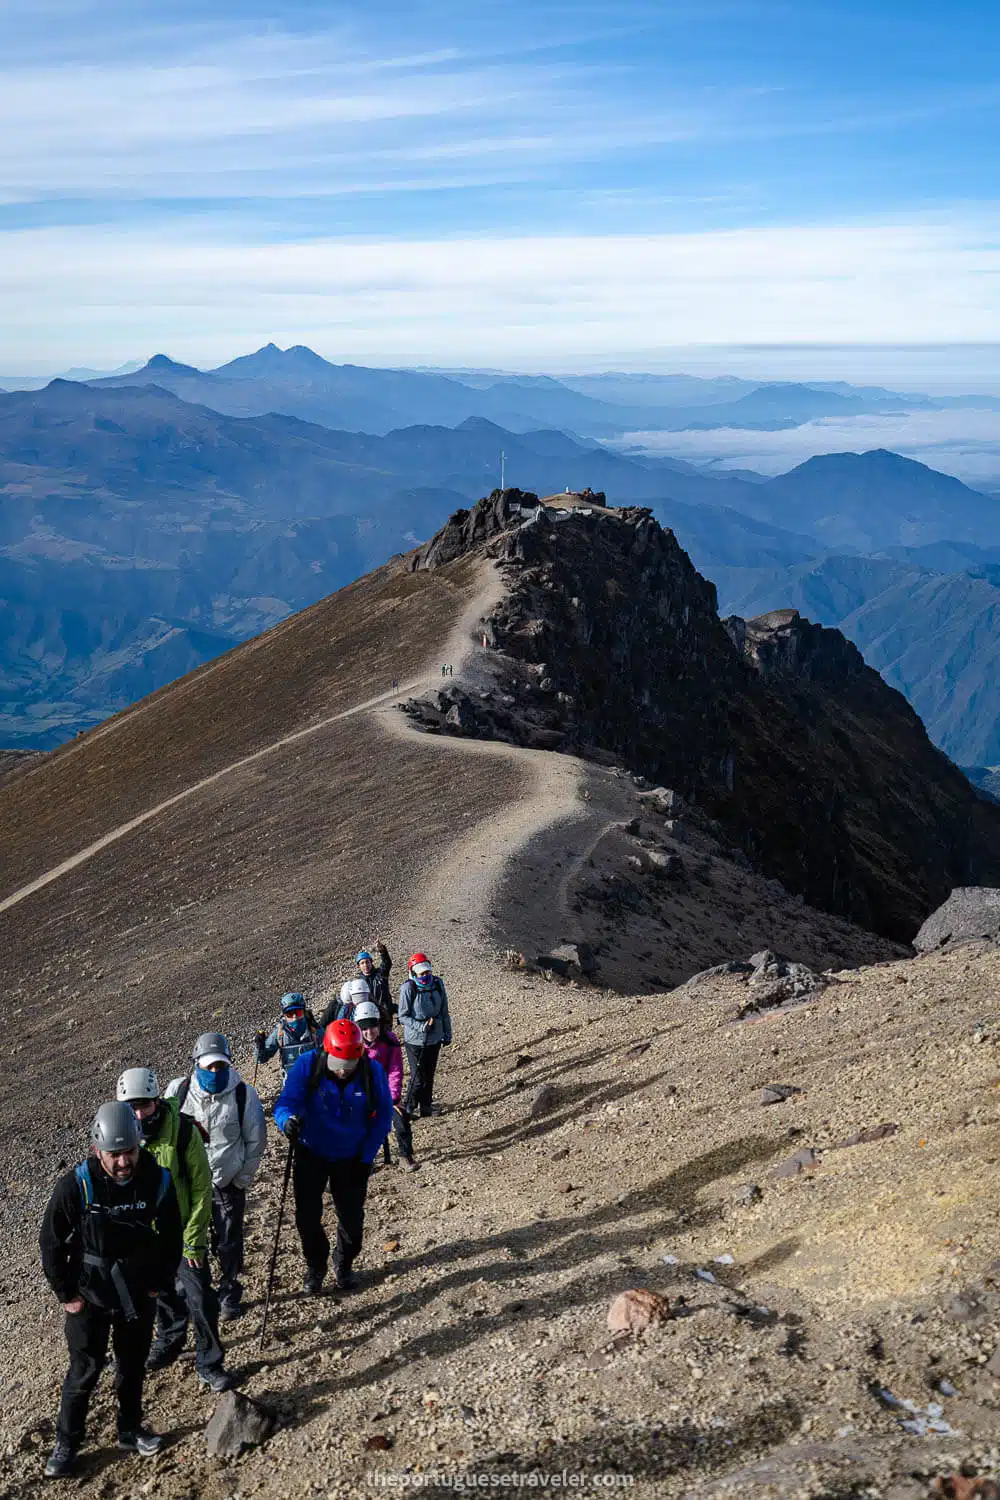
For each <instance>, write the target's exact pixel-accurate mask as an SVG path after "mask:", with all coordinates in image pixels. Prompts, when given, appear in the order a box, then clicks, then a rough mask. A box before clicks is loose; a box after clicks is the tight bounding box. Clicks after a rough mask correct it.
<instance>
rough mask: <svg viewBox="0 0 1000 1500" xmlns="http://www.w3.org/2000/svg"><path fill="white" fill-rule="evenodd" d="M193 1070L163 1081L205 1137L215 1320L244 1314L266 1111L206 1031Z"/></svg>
mask: <svg viewBox="0 0 1000 1500" xmlns="http://www.w3.org/2000/svg"><path fill="white" fill-rule="evenodd" d="M191 1056H192V1060H193V1062H194V1065H195V1066H194V1072H193V1073H192V1074H191V1076H190V1077H189V1078H175V1079H173V1081H172V1082H171V1083H169V1084H168V1085H167V1090H166V1097H167V1098H168V1099H169V1098H171V1097H172V1096H175V1095H176V1096H177V1098H178V1099H179V1101H180V1107H181V1112H182V1114H185V1115H190V1116H191V1118H192V1119H193V1120H194V1121H195V1123H196V1124H197V1125H198V1126H200V1128H201V1132H202V1134H203V1135H204V1136H205V1138H206V1150H207V1152H208V1164H209V1166H210V1167H211V1169H212V1249H213V1251H214V1253H215V1256H216V1259H217V1260H218V1262H219V1321H220V1322H222V1323H228V1322H231V1321H232V1320H233V1319H234V1318H238V1317H239V1316H240V1313H241V1312H242V1306H241V1303H242V1298H243V1287H242V1285H241V1283H240V1280H239V1277H240V1273H241V1271H242V1270H243V1253H244V1251H243V1242H244V1234H243V1225H244V1214H245V1211H246V1201H247V1188H248V1187H249V1186H250V1184H251V1182H253V1179H254V1177H255V1176H256V1173H257V1168H258V1167H259V1166H260V1164H261V1160H262V1158H263V1156H264V1148H265V1147H266V1145H267V1127H266V1125H265V1123H264V1110H263V1106H262V1105H261V1102H260V1097H259V1096H258V1094H257V1090H256V1089H255V1088H252V1087H251V1085H250V1084H249V1083H246V1082H244V1080H243V1079H242V1078H241V1077H240V1075H239V1073H238V1072H237V1071H236V1069H235V1068H234V1067H233V1065H232V1054H231V1052H230V1049H229V1042H228V1041H227V1040H226V1038H225V1037H224V1036H222V1035H221V1034H220V1033H219V1032H217V1031H207V1032H205V1033H204V1035H202V1036H200V1037H199V1038H198V1040H197V1041H196V1042H195V1044H194V1050H193V1052H192V1054H191Z"/></svg>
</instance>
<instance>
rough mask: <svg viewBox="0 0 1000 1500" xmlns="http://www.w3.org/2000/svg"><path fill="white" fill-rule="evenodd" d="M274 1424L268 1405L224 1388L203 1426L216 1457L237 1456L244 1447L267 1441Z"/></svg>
mask: <svg viewBox="0 0 1000 1500" xmlns="http://www.w3.org/2000/svg"><path fill="white" fill-rule="evenodd" d="M276 1424H277V1419H276V1417H275V1415H274V1412H273V1411H272V1410H271V1409H270V1407H267V1406H263V1405H262V1404H261V1403H260V1402H259V1401H252V1400H251V1399H250V1397H249V1396H244V1395H242V1394H241V1393H240V1392H239V1391H227V1392H226V1393H225V1395H224V1396H222V1397H221V1399H220V1401H219V1404H218V1406H217V1407H216V1408H215V1412H214V1414H213V1416H212V1419H211V1421H210V1422H209V1424H208V1426H207V1427H206V1428H205V1444H206V1446H207V1448H208V1451H209V1453H212V1454H214V1455H215V1456H216V1457H218V1458H238V1457H239V1455H240V1454H241V1453H242V1452H243V1449H244V1448H254V1447H256V1446H257V1445H258V1444H259V1443H264V1442H266V1441H267V1439H268V1438H269V1437H270V1436H271V1433H272V1432H273V1431H274V1429H275V1426H276Z"/></svg>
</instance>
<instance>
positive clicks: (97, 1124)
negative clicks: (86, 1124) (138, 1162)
mask: <svg viewBox="0 0 1000 1500" xmlns="http://www.w3.org/2000/svg"><path fill="white" fill-rule="evenodd" d="M90 1139H91V1143H92V1144H93V1145H94V1146H96V1147H97V1149H98V1151H134V1150H135V1148H136V1146H140V1145H141V1144H142V1131H141V1130H140V1128H139V1121H138V1120H137V1119H136V1117H135V1110H134V1109H132V1107H131V1106H130V1105H128V1104H122V1103H120V1102H119V1101H118V1100H111V1101H110V1102H109V1103H108V1104H102V1105H101V1107H100V1109H99V1110H98V1111H97V1114H96V1115H95V1116H94V1123H93V1125H91V1127H90Z"/></svg>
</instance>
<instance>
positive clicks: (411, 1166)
mask: <svg viewBox="0 0 1000 1500" xmlns="http://www.w3.org/2000/svg"><path fill="white" fill-rule="evenodd" d="M399 1165H400V1166H401V1167H402V1169H403V1171H404V1172H419V1171H420V1163H419V1162H416V1161H414V1160H413V1157H412V1156H401V1157H400V1158H399Z"/></svg>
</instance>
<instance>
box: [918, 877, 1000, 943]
mask: <svg viewBox="0 0 1000 1500" xmlns="http://www.w3.org/2000/svg"><path fill="white" fill-rule="evenodd" d="M979 939H985V940H986V941H987V942H990V943H995V942H997V941H998V940H1000V890H998V889H997V888H995V887H993V886H973V887H971V888H970V887H968V886H960V887H959V888H958V890H954V891H952V893H951V895H950V896H949V897H948V899H947V901H945V902H944V903H943V905H941V906H939V907H938V909H937V911H935V912H932V913H931V915H930V916H929V917H928V918H927V921H926V922H925V923H924V924H923V926H922V927H921V929H920V931H919V932H918V933H917V935H916V937H915V938H914V939H913V946H914V948H916V950H917V952H918V953H934V952H936V951H937V950H938V949H941V948H944V949H947V950H951V949H952V948H959V947H961V946H962V944H963V943H974V942H976V941H978V940H979Z"/></svg>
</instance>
